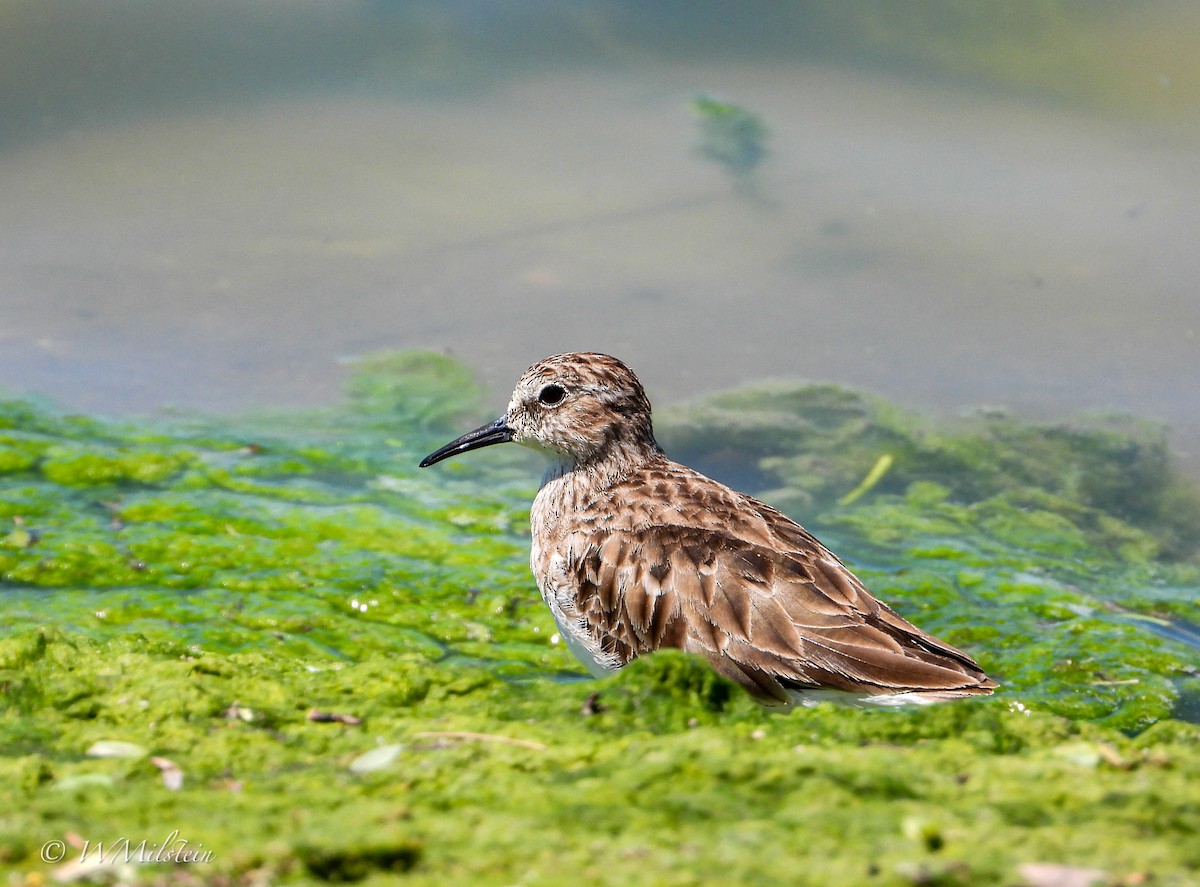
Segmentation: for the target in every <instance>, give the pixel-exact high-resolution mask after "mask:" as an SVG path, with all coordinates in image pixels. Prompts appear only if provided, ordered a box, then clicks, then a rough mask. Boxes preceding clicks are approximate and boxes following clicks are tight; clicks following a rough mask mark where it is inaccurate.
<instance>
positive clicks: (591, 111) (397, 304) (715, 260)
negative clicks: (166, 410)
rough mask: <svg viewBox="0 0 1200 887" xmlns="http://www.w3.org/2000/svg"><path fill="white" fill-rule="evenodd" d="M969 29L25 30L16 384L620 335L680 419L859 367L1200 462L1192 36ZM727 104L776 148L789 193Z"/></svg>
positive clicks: (821, 18) (345, 14) (246, 391)
mask: <svg viewBox="0 0 1200 887" xmlns="http://www.w3.org/2000/svg"><path fill="white" fill-rule="evenodd" d="M952 6H953V9H951V8H948V7H947V6H946V4H940V3H928V4H912V5H907V6H906V11H905V15H904V16H903V17H899V16H894V15H892V14H891V13H889V11H888V6H887V5H886V4H863V5H857V6H856V7H854V8H853V11H848V9H850V8H849V7H845V6H844V5H842V4H832V3H814V4H805V5H803V7H800V6H799V5H796V8H792V7H791V6H789V7H787V8H786V9H778V8H776V5H775V4H761V5H757V6H752V7H747V5H746V4H744V3H743V4H728V5H721V4H713V5H710V6H709V7H706V9H707V12H706V14H705V15H704V16H698V15H697V14H696V12H695V11H694V9H693V8H692V7H691V6H690V5H688V6H683V5H678V6H673V5H671V4H666V5H663V4H656V5H655V6H654V7H653V10H650V11H647V10H642V9H640V8H638V7H637V6H636V5H633V4H630V5H625V4H617V3H614V4H610V5H606V6H603V7H599V6H597V7H592V8H590V10H589V11H586V12H583V11H579V10H575V9H570V10H566V11H564V9H563V8H561V7H558V6H557V5H549V4H547V5H539V4H532V5H526V4H523V5H521V6H520V7H519V8H507V7H506V8H504V10H503V11H500V10H498V9H496V8H495V7H493V6H491V5H487V4H469V3H462V4H452V5H451V4H443V5H438V6H432V7H430V6H424V5H420V4H405V3H383V2H375V3H364V4H355V5H351V4H344V5H339V6H336V7H330V6H328V5H325V4H317V3H312V4H307V5H297V4H294V3H288V4H283V3H266V4H257V5H255V6H254V7H252V8H251V7H243V6H242V5H241V4H236V3H232V2H230V3H218V4H215V5H209V6H208V7H207V8H206V11H205V13H204V14H203V15H200V14H197V13H194V12H191V11H189V10H188V9H187V7H180V8H179V9H178V10H174V11H163V12H162V13H161V14H160V15H158V16H154V17H150V16H146V15H144V14H143V11H142V10H143V7H142V6H141V5H140V4H134V3H114V4H110V5H108V6H107V7H106V10H105V11H104V12H103V13H100V12H96V11H94V10H92V11H89V13H88V16H89V18H88V19H87V20H86V21H85V20H84V18H83V16H82V14H81V13H80V12H79V11H78V8H77V7H76V6H75V5H73V4H69V3H56V2H40V3H28V2H27V3H14V4H10V5H9V6H7V7H6V10H5V13H4V15H5V16H6V19H7V20H6V21H5V25H6V27H5V29H4V33H5V34H6V36H5V37H0V40H2V41H4V45H3V46H2V47H0V49H3V51H2V52H0V59H3V61H2V62H0V86H2V87H3V93H4V94H3V99H2V100H3V101H4V111H5V120H6V121H7V124H6V129H5V131H4V132H3V133H0V138H2V142H0V143H2V144H3V146H4V150H3V152H2V153H0V189H2V190H3V193H4V194H5V201H4V206H3V208H2V209H0V226H2V228H3V240H2V242H3V243H4V244H5V248H4V252H3V258H2V259H0V261H2V262H3V275H0V280H2V281H3V283H2V284H0V287H2V288H0V312H2V313H0V342H2V343H3V348H2V349H0V373H2V377H3V378H4V379H5V380H6V382H7V384H9V385H10V386H12V387H14V388H17V389H32V390H38V391H42V392H45V393H48V394H50V395H52V396H53V397H55V398H56V399H58V400H60V401H62V402H64V403H66V404H69V405H77V406H81V407H88V408H99V409H106V410H132V411H146V410H152V409H154V408H157V407H158V406H159V405H161V404H163V403H174V404H179V405H183V406H192V407H205V408H216V409H225V408H232V407H240V406H246V405H250V404H255V403H259V404H287V403H295V402H305V401H317V400H326V399H331V398H333V397H334V396H335V395H336V391H337V389H338V385H339V383H340V380H341V378H343V376H344V372H345V371H344V369H343V368H342V365H341V363H339V361H341V360H342V359H344V358H346V357H347V356H351V355H355V354H360V353H363V352H367V351H374V350H377V349H381V348H402V347H411V346H424V347H433V348H447V349H450V350H452V351H453V352H455V353H457V354H459V355H461V356H463V357H464V358H466V359H467V360H468V362H470V363H471V364H472V365H474V366H476V367H478V368H479V369H480V371H481V372H482V373H483V374H484V375H485V377H486V378H487V380H488V381H489V383H490V384H491V385H492V387H493V388H494V390H495V391H496V392H497V393H499V392H500V391H501V389H502V388H503V387H504V385H505V384H507V383H506V380H508V379H509V378H510V377H511V376H512V375H513V374H514V373H515V372H519V371H520V369H522V368H523V367H525V366H526V365H528V364H529V363H530V362H531V361H532V360H533V359H535V358H536V357H537V356H540V355H542V354H546V353H550V352H553V351H560V350H572V349H601V350H609V351H612V352H614V353H616V354H618V355H619V356H621V357H622V358H624V359H625V360H627V361H628V362H629V363H630V364H631V365H633V366H634V367H635V368H636V369H637V371H638V372H639V373H640V374H641V375H642V376H643V378H645V379H646V380H647V383H648V386H649V388H650V390H651V391H652V392H654V393H655V394H656V395H657V397H658V398H659V399H660V400H662V399H666V400H669V399H673V398H678V397H682V396H687V395H691V394H695V393H697V392H701V391H704V390H709V389H712V388H716V387H724V386H728V385H733V384H738V383H741V382H745V381H748V380H751V379H755V378H762V377H772V376H786V377H808V378H821V379H833V380H836V381H839V382H842V383H846V384H850V385H855V386H862V387H867V388H872V389H875V390H878V391H881V392H883V393H885V394H887V395H889V396H891V397H894V398H897V399H900V400H902V401H905V402H908V403H912V404H915V405H920V406H922V407H925V408H929V409H936V410H941V411H947V412H955V411H959V410H962V409H967V408H972V407H975V406H977V405H979V404H981V403H988V404H1001V405H1006V406H1008V407H1011V408H1015V409H1017V410H1019V411H1023V412H1026V413H1032V414H1035V415H1040V416H1048V415H1061V414H1063V413H1066V412H1074V411H1076V410H1078V409H1091V408H1098V409H1104V408H1117V409H1121V410H1126V411H1131V412H1134V413H1136V414H1139V415H1144V416H1148V417H1159V418H1162V419H1165V420H1167V421H1169V422H1171V423H1173V424H1174V425H1176V427H1177V428H1178V429H1179V434H1178V436H1177V438H1176V440H1177V444H1178V445H1179V446H1180V447H1181V448H1182V449H1184V450H1190V451H1192V452H1193V453H1195V454H1198V455H1200V422H1198V420H1197V418H1196V412H1195V388H1196V383H1197V378H1196V371H1195V367H1196V366H1197V365H1200V362H1198V360H1197V357H1198V356H1200V355H1198V354H1197V351H1198V350H1200V348H1198V342H1200V340H1198V339H1197V335H1198V327H1200V319H1198V317H1197V315H1198V313H1200V308H1198V306H1197V299H1196V296H1195V291H1194V281H1195V280H1196V279H1197V276H1198V272H1200V267H1198V263H1200V258H1198V256H1197V253H1196V251H1195V249H1194V248H1193V245H1192V241H1193V240H1194V232H1195V231H1196V230H1198V229H1200V210H1198V209H1197V207H1200V194H1198V193H1197V191H1198V190H1200V181H1198V180H1197V178H1196V176H1195V175H1194V169H1195V156H1196V152H1197V148H1198V147H1200V137H1198V133H1197V127H1196V123H1197V119H1198V118H1197V115H1196V113H1195V111H1196V108H1195V105H1194V96H1195V95H1196V94H1198V91H1197V90H1196V89H1195V88H1194V87H1195V85H1196V83H1197V79H1198V78H1200V65H1198V64H1197V62H1196V61H1195V59H1194V54H1193V53H1191V52H1190V49H1188V50H1186V51H1185V50H1184V49H1183V48H1184V47H1190V46H1191V45H1192V44H1193V42H1194V41H1192V39H1191V37H1189V35H1192V36H1194V35H1195V34H1196V33H1197V31H1198V30H1200V24H1198V22H1197V20H1196V19H1197V16H1196V14H1195V13H1193V12H1192V11H1189V10H1188V9H1183V8H1178V7H1175V6H1173V5H1169V4H1162V5H1161V6H1154V7H1146V6H1144V5H1143V6H1139V10H1141V12H1139V17H1138V21H1137V22H1131V21H1127V20H1126V16H1125V14H1124V13H1122V12H1121V11H1120V10H1119V9H1114V8H1100V7H1096V8H1086V7H1085V8H1074V9H1073V10H1068V11H1067V12H1064V11H1062V9H1061V8H1060V7H1059V6H1057V5H1054V4H1046V5H1043V6H1038V7H1037V8H1036V10H1033V11H1031V12H1030V16H1031V18H1030V19H1029V20H1028V22H1029V23H1030V25H1031V30H1029V31H1028V32H1024V33H1021V32H1014V31H1013V30H1012V25H1010V24H1009V23H1007V22H1005V21H1003V20H1002V19H1003V16H999V17H998V19H997V20H996V21H992V20H991V19H990V17H991V16H993V15H996V14H994V13H992V12H989V11H988V9H989V7H983V6H980V7H978V8H976V7H965V8H960V7H959V6H957V5H952ZM214 10H215V11H214ZM1033 25H1036V27H1032V26H1033ZM1118 40H1119V41H1120V43H1121V45H1123V46H1126V47H1132V46H1141V47H1143V48H1144V49H1146V50H1147V51H1146V52H1144V53H1135V52H1132V51H1130V52H1125V53H1122V54H1117V53H1114V52H1112V51H1111V47H1112V46H1113V45H1114V41H1118ZM1051 44H1053V45H1051ZM1135 57H1136V58H1137V59H1148V60H1152V63H1151V62H1150V61H1136V60H1134V59H1135ZM1005 60H1008V61H1007V62H1005ZM1138 65H1143V66H1145V67H1142V68H1139V67H1137V66H1138ZM30 83H36V84H37V87H36V88H33V89H31V88H29V84H30ZM703 94H711V95H713V96H717V97H719V98H720V99H723V100H728V101H730V102H733V103H736V105H737V106H738V107H741V108H744V109H748V110H749V111H751V112H753V113H754V114H757V115H759V116H760V117H761V119H762V121H763V123H764V124H765V125H766V126H767V127H768V128H769V129H770V132H771V138H770V141H769V148H770V152H769V154H767V155H766V156H765V157H762V158H761V162H759V163H757V168H756V169H755V172H754V175H755V191H756V193H758V194H760V195H762V197H764V198H765V199H763V200H755V199H747V196H746V194H745V193H743V191H741V190H739V189H737V188H731V187H730V183H729V181H728V179H727V177H726V176H724V175H723V174H722V172H721V170H719V169H717V168H716V167H714V166H713V165H712V164H710V163H706V162H705V160H704V158H703V156H701V154H700V152H699V151H698V150H697V148H698V147H699V146H701V142H700V135H699V132H698V129H697V126H696V121H695V119H694V117H693V116H692V115H691V114H690V113H689V110H688V104H689V102H691V101H693V100H694V99H695V98H696V96H697V95H703ZM1189 97H1190V98H1189Z"/></svg>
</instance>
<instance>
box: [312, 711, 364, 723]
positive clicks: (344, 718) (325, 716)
mask: <svg viewBox="0 0 1200 887" xmlns="http://www.w3.org/2000/svg"><path fill="white" fill-rule="evenodd" d="M308 719H309V720H310V721H313V722H314V723H317V724H349V725H350V726H352V727H357V726H358V725H359V724H361V723H362V718H360V717H356V716H355V715H339V714H334V713H333V712H328V711H317V709H315V708H310V709H309V710H308Z"/></svg>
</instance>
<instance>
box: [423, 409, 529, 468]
mask: <svg viewBox="0 0 1200 887" xmlns="http://www.w3.org/2000/svg"><path fill="white" fill-rule="evenodd" d="M512 439H513V430H512V429H511V428H509V427H508V425H507V424H506V423H505V421H504V416H501V417H500V418H499V419H497V420H496V421H494V422H488V423H487V424H486V425H480V426H479V427H478V428H476V429H475V430H474V431H468V432H467V433H466V434H464V435H463V436H462V437H459V438H455V439H454V440H452V441H450V443H448V444H446V445H445V446H444V447H442V448H441V449H440V450H434V451H433V452H432V453H430V454H429V455H428V456H426V457H425V458H424V459H422V460H421V465H420V467H421V468H428V467H429V466H430V465H432V464H433V463H434V462H441V461H442V460H443V459H449V458H450V457H451V456H457V455H458V454H459V453H465V452H467V451H468V450H477V449H479V448H480V447H490V446H491V445H492V444H499V443H508V442H509V441H511V440H512Z"/></svg>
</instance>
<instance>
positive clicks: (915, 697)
mask: <svg viewBox="0 0 1200 887" xmlns="http://www.w3.org/2000/svg"><path fill="white" fill-rule="evenodd" d="M787 694H788V702H789V704H791V705H803V706H804V707H805V708H812V707H813V706H814V705H820V704H821V703H822V702H833V703H835V704H837V705H842V706H847V707H849V708H899V707H900V706H902V705H933V704H934V703H937V702H940V701H941V700H939V699H937V698H933V699H931V698H930V697H929V696H927V695H924V694H921V693H875V694H871V693H850V692H848V691H846V690H820V689H815V690H788V691H787Z"/></svg>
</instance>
